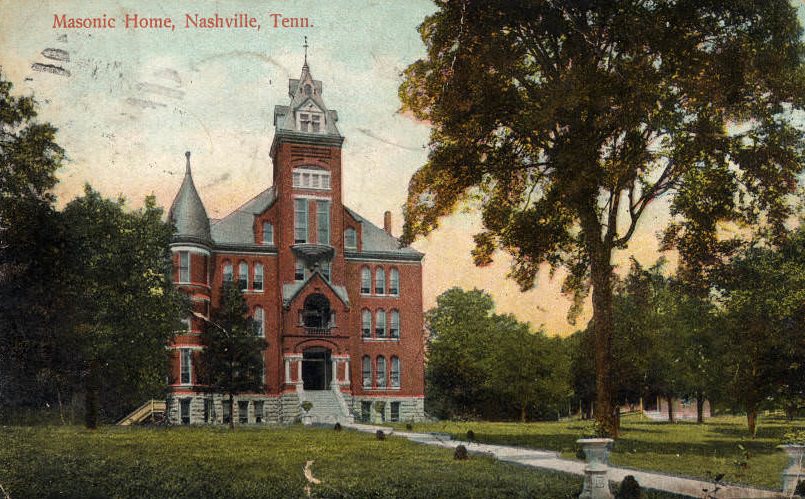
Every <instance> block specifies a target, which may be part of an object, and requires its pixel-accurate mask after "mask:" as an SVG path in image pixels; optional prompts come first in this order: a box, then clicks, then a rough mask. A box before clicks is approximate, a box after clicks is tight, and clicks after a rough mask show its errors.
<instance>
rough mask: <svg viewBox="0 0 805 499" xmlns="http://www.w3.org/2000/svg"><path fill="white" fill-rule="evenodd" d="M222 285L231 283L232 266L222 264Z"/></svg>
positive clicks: (227, 263)
mask: <svg viewBox="0 0 805 499" xmlns="http://www.w3.org/2000/svg"><path fill="white" fill-rule="evenodd" d="M223 273H224V283H231V282H232V264H231V263H229V262H224V272H223Z"/></svg>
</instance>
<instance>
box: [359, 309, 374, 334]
mask: <svg viewBox="0 0 805 499" xmlns="http://www.w3.org/2000/svg"><path fill="white" fill-rule="evenodd" d="M361 336H362V337H364V338H370V337H371V336H372V312H370V311H368V310H366V309H363V311H362V312H361Z"/></svg>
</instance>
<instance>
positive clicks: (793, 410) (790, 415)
mask: <svg viewBox="0 0 805 499" xmlns="http://www.w3.org/2000/svg"><path fill="white" fill-rule="evenodd" d="M797 412H798V411H797V404H788V405H786V406H785V419H786V420H787V421H793V420H794V418H795V417H796V416H797Z"/></svg>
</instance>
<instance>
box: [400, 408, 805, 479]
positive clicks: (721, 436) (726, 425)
mask: <svg viewBox="0 0 805 499" xmlns="http://www.w3.org/2000/svg"><path fill="white" fill-rule="evenodd" d="M803 423H805V422H803V421H802V420H799V421H796V422H795V423H794V424H795V425H799V426H802V425H803ZM586 425H587V423H586V422H582V421H569V422H546V423H528V424H519V423H476V422H466V423H465V422H462V423H456V422H439V423H427V424H416V425H414V430H415V431H424V432H431V431H438V432H446V433H449V434H451V435H452V436H453V437H454V438H458V439H466V434H467V430H472V431H473V432H474V433H475V439H476V440H477V441H479V442H482V443H493V444H506V445H517V446H523V447H531V448H536V449H548V450H555V451H560V452H561V453H562V457H566V458H575V450H576V439H577V438H579V437H580V436H581V434H582V432H583V430H584V428H585V427H586ZM791 425H792V423H791V422H787V421H785V420H784V419H783V418H763V417H761V418H760V422H759V426H758V431H757V438H755V439H751V438H749V434H748V432H747V429H746V419H745V418H742V417H736V416H731V417H716V418H712V419H709V420H707V422H706V423H705V424H703V425H698V424H696V423H693V422H683V423H674V424H668V423H664V422H653V421H648V420H643V419H641V418H640V417H639V416H629V417H625V418H624V419H623V421H622V431H621V435H620V437H619V438H618V440H617V441H616V442H615V446H614V450H613V452H612V455H611V459H610V462H611V463H612V464H614V465H616V466H622V467H627V468H636V469H641V470H655V471H661V472H664V473H669V474H675V475H680V476H688V477H696V478H705V479H706V478H709V475H708V472H710V473H711V474H712V475H715V474H718V473H724V474H725V478H724V480H725V481H726V482H729V483H736V484H746V485H752V486H756V487H763V488H769V489H775V490H779V489H780V487H782V481H781V480H782V478H781V477H782V471H783V468H785V465H786V462H787V461H786V457H785V455H784V454H783V453H782V452H781V451H779V450H777V449H776V446H777V445H778V444H779V443H780V437H781V436H782V434H783V433H785V431H786V428H790V427H791ZM394 426H395V427H398V428H404V427H405V425H404V424H400V425H397V424H395V425H394ZM739 445H740V446H743V447H744V449H745V451H746V452H748V457H747V454H746V453H745V451H744V450H741V448H740V447H739Z"/></svg>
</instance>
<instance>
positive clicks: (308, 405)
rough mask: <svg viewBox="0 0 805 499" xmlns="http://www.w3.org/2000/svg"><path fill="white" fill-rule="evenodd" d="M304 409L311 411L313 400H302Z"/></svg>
mask: <svg viewBox="0 0 805 499" xmlns="http://www.w3.org/2000/svg"><path fill="white" fill-rule="evenodd" d="M302 409H303V410H304V411H305V412H310V410H311V409H313V402H311V401H309V400H305V401H304V402H302Z"/></svg>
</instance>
